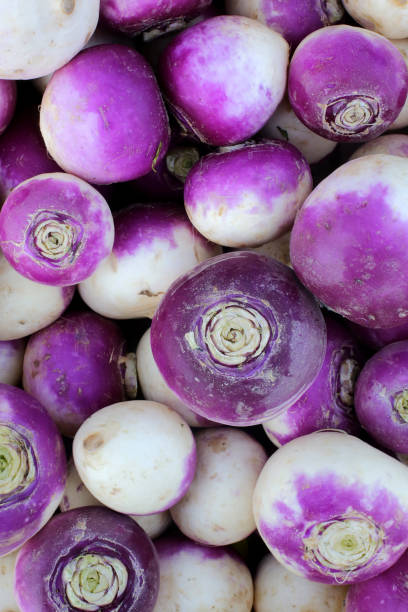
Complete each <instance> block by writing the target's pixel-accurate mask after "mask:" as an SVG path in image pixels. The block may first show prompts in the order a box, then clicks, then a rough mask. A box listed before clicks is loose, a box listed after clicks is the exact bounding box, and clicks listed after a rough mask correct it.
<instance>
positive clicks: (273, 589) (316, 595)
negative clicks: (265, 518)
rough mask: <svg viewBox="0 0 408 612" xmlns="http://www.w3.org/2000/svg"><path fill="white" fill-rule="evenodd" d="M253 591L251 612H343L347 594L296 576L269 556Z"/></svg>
mask: <svg viewBox="0 0 408 612" xmlns="http://www.w3.org/2000/svg"><path fill="white" fill-rule="evenodd" d="M254 590H255V598H254V610H255V612H288V610H291V612H307V611H310V612H343V606H344V599H345V597H346V594H347V587H342V586H339V585H332V584H322V583H321V582H312V581H311V580H307V579H305V578H302V577H301V576H297V575H296V574H294V573H293V572H291V571H288V570H287V569H286V567H285V566H284V565H282V564H281V563H279V562H278V561H276V559H275V558H274V557H273V556H272V555H266V556H265V557H264V558H263V559H262V561H261V562H260V564H259V565H258V567H257V570H256V575H255V580H254ZM373 610H374V608H373Z"/></svg>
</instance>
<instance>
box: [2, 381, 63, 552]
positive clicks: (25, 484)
mask: <svg viewBox="0 0 408 612" xmlns="http://www.w3.org/2000/svg"><path fill="white" fill-rule="evenodd" d="M0 423H1V425H0V476H1V478H0V495H1V500H0V556H3V555H6V554H7V553H9V552H11V551H12V550H15V549H16V548H18V547H19V546H21V545H22V544H23V543H24V542H25V541H26V540H28V539H29V538H31V537H32V536H33V535H34V534H35V533H37V531H39V530H40V529H41V527H42V526H43V525H45V523H46V522H47V521H48V520H49V519H50V517H51V516H52V515H53V513H54V512H55V510H56V509H57V507H58V504H59V503H60V501H61V497H62V494H63V491H64V486H65V479H66V458H65V450H64V446H63V443H62V438H61V436H60V434H59V433H58V431H57V428H56V427H55V425H54V423H53V421H52V419H51V417H50V416H49V415H48V414H47V412H46V411H45V410H44V408H43V407H42V406H41V404H40V403H39V402H38V401H37V400H36V399H34V398H33V397H31V396H30V395H28V393H26V392H25V391H22V390H21V389H17V388H16V387H12V386H10V385H6V384H3V383H0Z"/></svg>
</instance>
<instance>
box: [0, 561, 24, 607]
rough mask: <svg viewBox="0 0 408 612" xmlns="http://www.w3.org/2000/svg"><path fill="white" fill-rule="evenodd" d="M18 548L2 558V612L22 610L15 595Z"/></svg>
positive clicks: (0, 583) (0, 585)
mask: <svg viewBox="0 0 408 612" xmlns="http://www.w3.org/2000/svg"><path fill="white" fill-rule="evenodd" d="M17 553H18V550H15V551H14V552H11V553H9V554H8V555H6V556H5V557H2V558H1V559H0V593H1V601H0V612H20V608H19V607H18V605H17V602H16V598H15V596H14V570H15V565H16V557H17Z"/></svg>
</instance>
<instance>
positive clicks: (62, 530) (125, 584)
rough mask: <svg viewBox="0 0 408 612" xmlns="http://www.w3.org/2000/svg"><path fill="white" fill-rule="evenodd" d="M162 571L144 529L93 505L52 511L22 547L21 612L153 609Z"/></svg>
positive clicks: (19, 562)
mask: <svg viewBox="0 0 408 612" xmlns="http://www.w3.org/2000/svg"><path fill="white" fill-rule="evenodd" d="M159 575H160V574H159V565H158V559H157V554H156V551H155V549H154V546H153V544H152V542H151V540H150V538H149V537H148V536H147V535H146V534H145V532H144V531H143V529H141V528H140V527H139V525H136V523H135V522H134V521H132V520H131V519H130V518H129V517H128V516H123V515H120V514H117V513H116V512H112V510H108V509H107V508H98V507H92V506H91V507H86V508H77V509H75V510H70V511H69V512H63V513H61V514H58V515H56V516H54V517H53V518H52V519H51V520H50V521H49V523H48V524H47V525H46V526H45V527H44V529H42V530H41V531H40V532H39V533H38V534H37V535H36V536H34V537H33V538H31V540H29V542H27V543H26V544H25V545H24V546H23V547H22V548H21V550H20V551H19V553H18V556H17V562H16V571H15V586H14V588H15V593H16V599H17V601H18V604H19V606H20V608H21V612H39V610H41V612H54V611H56V610H58V611H60V612H63V611H64V612H65V611H67V612H68V610H89V611H95V612H96V611H97V610H104V609H106V610H111V611H113V610H115V612H152V610H153V609H154V604H155V602H156V599H157V593H158V588H159Z"/></svg>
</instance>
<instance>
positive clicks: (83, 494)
mask: <svg viewBox="0 0 408 612" xmlns="http://www.w3.org/2000/svg"><path fill="white" fill-rule="evenodd" d="M101 505H102V504H101V502H100V501H99V500H97V499H96V497H94V496H93V495H92V493H90V492H89V491H88V489H87V488H86V486H85V485H84V483H83V482H82V480H81V478H80V477H79V474H78V472H77V469H76V467H75V463H74V461H73V459H72V457H71V459H70V460H69V461H68V466H67V483H66V485H65V489H64V494H63V496H62V500H61V503H60V505H59V507H60V510H61V512H67V511H68V510H73V509H74V508H82V507H83V506H101ZM129 516H130V518H132V519H133V520H134V521H136V523H137V524H138V525H140V527H142V529H144V531H145V532H146V533H147V535H148V536H149V538H157V537H158V536H160V535H161V534H162V533H163V532H164V531H165V530H166V529H167V527H168V526H169V525H170V523H171V516H170V513H169V511H168V510H165V511H164V512H158V513H157V514H147V515H146V516H132V515H129ZM0 612H1V611H0Z"/></svg>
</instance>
